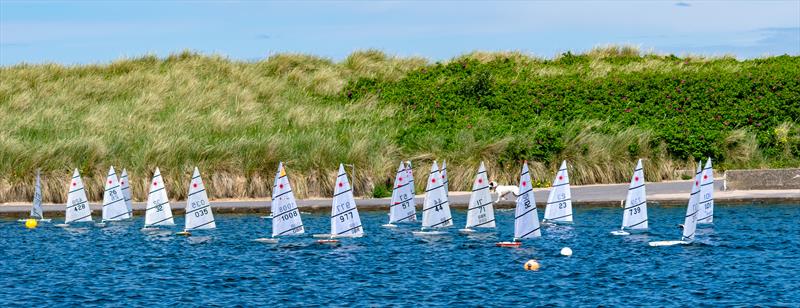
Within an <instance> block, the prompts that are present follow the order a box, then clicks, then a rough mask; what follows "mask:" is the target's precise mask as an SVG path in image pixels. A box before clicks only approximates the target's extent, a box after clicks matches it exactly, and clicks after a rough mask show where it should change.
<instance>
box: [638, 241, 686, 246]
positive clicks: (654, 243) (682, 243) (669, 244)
mask: <svg viewBox="0 0 800 308" xmlns="http://www.w3.org/2000/svg"><path fill="white" fill-rule="evenodd" d="M691 243H692V242H687V241H657V242H650V243H647V244H648V245H650V247H660V246H675V245H689V244H691Z"/></svg>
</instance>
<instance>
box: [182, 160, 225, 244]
mask: <svg viewBox="0 0 800 308" xmlns="http://www.w3.org/2000/svg"><path fill="white" fill-rule="evenodd" d="M186 196H187V197H186V226H185V227H184V230H186V231H188V230H199V229H214V228H216V227H217V225H216V223H214V213H212V212H211V202H209V201H208V194H207V193H206V186H205V184H203V178H201V177H200V170H199V169H197V167H194V173H192V179H191V180H190V181H189V194H187V195H186Z"/></svg>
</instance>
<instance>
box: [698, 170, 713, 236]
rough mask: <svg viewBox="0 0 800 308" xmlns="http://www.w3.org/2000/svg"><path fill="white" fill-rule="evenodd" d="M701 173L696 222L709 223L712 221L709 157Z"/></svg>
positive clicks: (711, 177)
mask: <svg viewBox="0 0 800 308" xmlns="http://www.w3.org/2000/svg"><path fill="white" fill-rule="evenodd" d="M702 175H703V178H702V179H701V180H700V203H699V204H698V212H697V217H698V218H697V223H699V224H710V223H712V222H714V169H713V168H712V167H711V157H709V158H708V160H707V161H706V166H705V167H704V168H703V172H702Z"/></svg>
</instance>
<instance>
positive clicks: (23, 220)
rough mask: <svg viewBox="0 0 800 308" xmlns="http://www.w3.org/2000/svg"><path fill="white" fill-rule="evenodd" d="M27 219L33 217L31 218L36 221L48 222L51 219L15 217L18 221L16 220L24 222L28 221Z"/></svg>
mask: <svg viewBox="0 0 800 308" xmlns="http://www.w3.org/2000/svg"><path fill="white" fill-rule="evenodd" d="M28 219H33V220H36V221H37V222H50V221H51V219H50V218H44V219H36V218H21V219H17V221H18V222H26V221H28Z"/></svg>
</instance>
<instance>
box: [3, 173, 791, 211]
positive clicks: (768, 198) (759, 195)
mask: <svg viewBox="0 0 800 308" xmlns="http://www.w3.org/2000/svg"><path fill="white" fill-rule="evenodd" d="M690 186H691V183H690V181H671V182H659V183H648V184H647V199H648V201H649V202H650V203H657V204H660V205H685V204H686V203H687V201H688V198H689V191H690ZM627 190H628V185H627V184H609V185H585V186H572V200H573V204H574V205H575V206H620V205H621V203H622V200H624V199H625V195H626V193H627ZM714 190H715V192H714V199H715V201H716V202H717V203H726V204H752V203H798V204H800V190H797V189H795V190H748V191H722V181H721V179H720V180H717V181H715V182H714ZM549 192H550V189H549V188H539V189H534V193H535V195H536V204H537V205H539V206H540V207H542V205H543V204H544V203H545V202H546V201H547V195H548V194H549ZM495 198H496V197H495ZM212 202H213V206H214V211H215V212H217V213H223V212H224V213H262V214H267V213H269V205H270V202H269V200H268V199H256V200H216V201H212ZM468 202H469V192H450V203H451V206H452V207H453V208H466V205H467V203H468ZM297 203H298V206H299V207H300V209H302V210H304V211H330V206H331V199H307V200H300V201H298V202H297ZM356 203H358V207H359V209H360V210H386V209H388V204H389V199H388V198H383V199H358V198H357V199H356ZM421 204H422V196H421V195H420V196H417V207H420V205H421ZM171 205H172V208H173V210H174V211H175V214H176V215H178V214H181V213H183V209H184V207H185V206H186V202H183V201H174V202H171ZM497 206H498V207H505V208H509V207H513V206H514V203H513V198H512V199H511V200H506V201H501V202H500V203H499V204H498V205H497ZM91 207H92V210H94V211H95V215H98V214H99V211H100V210H101V205H100V204H99V203H93V204H92V206H91ZM133 208H134V211H135V212H137V215H141V214H142V212H143V211H144V208H145V204H144V202H134V204H133ZM43 209H44V211H45V212H47V213H48V214H50V215H46V216H59V215H62V216H63V212H64V205H63V204H46V205H44V206H43ZM29 212H30V204H19V203H17V204H2V205H0V215H2V216H13V217H18V216H19V217H22V216H26V215H27V213H29Z"/></svg>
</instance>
